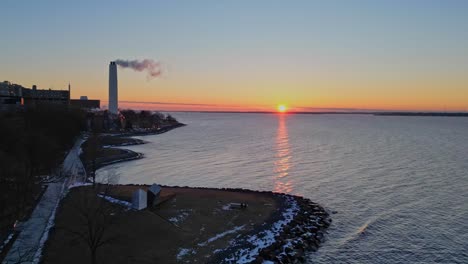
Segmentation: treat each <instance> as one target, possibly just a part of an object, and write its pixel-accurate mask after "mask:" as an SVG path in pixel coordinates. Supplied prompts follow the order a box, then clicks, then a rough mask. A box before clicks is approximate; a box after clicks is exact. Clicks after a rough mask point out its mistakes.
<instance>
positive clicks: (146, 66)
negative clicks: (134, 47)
mask: <svg viewBox="0 0 468 264" xmlns="http://www.w3.org/2000/svg"><path fill="white" fill-rule="evenodd" d="M115 63H116V64H117V65H119V66H120V67H122V68H130V69H133V70H135V71H139V72H142V71H146V72H147V73H148V76H147V77H148V79H152V78H156V77H158V76H160V75H161V65H160V64H159V62H155V61H154V60H150V59H144V60H142V61H139V60H121V59H118V60H115Z"/></svg>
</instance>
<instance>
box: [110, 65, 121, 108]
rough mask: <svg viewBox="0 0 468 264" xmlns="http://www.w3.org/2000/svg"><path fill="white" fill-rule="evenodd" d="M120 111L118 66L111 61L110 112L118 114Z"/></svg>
mask: <svg viewBox="0 0 468 264" xmlns="http://www.w3.org/2000/svg"><path fill="white" fill-rule="evenodd" d="M118 111H119V106H118V98H117V64H116V63H115V61H111V62H110V64H109V112H111V113H112V114H117V113H118Z"/></svg>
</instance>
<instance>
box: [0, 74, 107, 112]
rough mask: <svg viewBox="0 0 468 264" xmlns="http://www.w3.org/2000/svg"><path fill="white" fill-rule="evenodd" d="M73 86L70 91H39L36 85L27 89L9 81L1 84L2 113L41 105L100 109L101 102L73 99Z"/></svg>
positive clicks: (69, 86)
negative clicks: (71, 94)
mask: <svg viewBox="0 0 468 264" xmlns="http://www.w3.org/2000/svg"><path fill="white" fill-rule="evenodd" d="M70 93H71V85H70V84H69V85H68V90H52V89H38V88H37V86H36V85H33V86H32V88H25V87H23V86H21V85H19V84H12V83H10V82H8V81H4V82H1V83H0V111H7V110H14V109H18V108H22V107H35V106H39V105H51V104H53V105H63V106H64V107H70V106H71V107H79V108H85V109H90V108H99V107H100V100H88V98H87V97H86V96H82V97H81V98H80V99H71V98H70Z"/></svg>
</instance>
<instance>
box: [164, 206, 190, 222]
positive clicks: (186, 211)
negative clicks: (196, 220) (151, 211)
mask: <svg viewBox="0 0 468 264" xmlns="http://www.w3.org/2000/svg"><path fill="white" fill-rule="evenodd" d="M191 211H192V210H191V209H183V210H179V212H180V214H179V215H177V216H174V217H171V218H169V219H167V220H169V222H171V223H173V224H178V223H182V222H183V221H184V220H185V219H187V217H188V216H189V215H190V212H191Z"/></svg>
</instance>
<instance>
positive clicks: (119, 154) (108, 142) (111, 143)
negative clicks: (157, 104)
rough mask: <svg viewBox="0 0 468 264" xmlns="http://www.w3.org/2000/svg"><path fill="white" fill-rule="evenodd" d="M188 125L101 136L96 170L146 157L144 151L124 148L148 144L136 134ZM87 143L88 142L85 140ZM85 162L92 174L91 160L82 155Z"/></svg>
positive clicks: (158, 132)
mask: <svg viewBox="0 0 468 264" xmlns="http://www.w3.org/2000/svg"><path fill="white" fill-rule="evenodd" d="M182 126H186V125H185V124H183V123H178V124H175V125H171V126H167V127H164V128H161V129H159V130H154V129H151V130H147V131H143V130H142V131H131V132H124V133H115V134H109V135H104V136H100V137H101V148H100V150H101V151H103V155H100V156H98V157H97V158H96V164H95V167H96V170H98V169H100V168H103V167H105V166H108V165H112V164H116V163H120V162H125V161H131V160H137V159H141V158H143V157H144V155H143V154H142V153H138V152H135V151H132V150H129V149H124V148H122V147H125V146H134V145H141V144H146V142H145V141H144V140H141V139H135V138H132V137H135V136H150V135H159V134H162V133H166V132H168V131H171V130H173V129H176V128H178V127H182ZM85 143H86V142H85ZM85 151H86V150H85ZM81 159H82V162H83V164H85V168H86V173H87V174H88V175H90V172H91V171H90V168H91V161H89V160H86V159H85V157H84V156H82V157H81Z"/></svg>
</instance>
